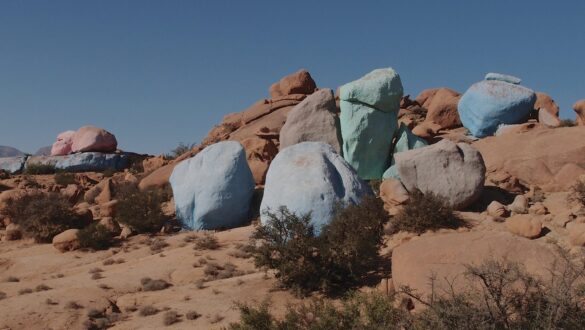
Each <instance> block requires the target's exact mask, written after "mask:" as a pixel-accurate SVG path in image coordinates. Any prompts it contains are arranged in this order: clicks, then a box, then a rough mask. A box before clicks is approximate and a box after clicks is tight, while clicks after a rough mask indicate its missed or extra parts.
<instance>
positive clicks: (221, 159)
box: [169, 141, 254, 230]
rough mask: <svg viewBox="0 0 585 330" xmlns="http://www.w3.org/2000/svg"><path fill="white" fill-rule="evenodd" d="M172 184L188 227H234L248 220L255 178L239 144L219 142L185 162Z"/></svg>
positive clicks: (177, 206)
mask: <svg viewBox="0 0 585 330" xmlns="http://www.w3.org/2000/svg"><path fill="white" fill-rule="evenodd" d="M169 182H170V183H171V187H172V189H173V196H174V199H175V210H176V214H177V218H178V219H179V220H180V221H181V222H182V224H183V225H184V227H185V228H188V229H192V230H212V229H220V228H234V227H238V226H241V225H244V224H245V223H246V222H247V221H248V220H249V216H250V203H251V200H252V195H253V193H254V177H253V176H252V172H251V171H250V167H249V166H248V162H247V161H246V153H245V152H244V148H243V147H242V145H241V144H240V143H239V142H236V141H224V142H219V143H216V144H213V145H211V146H209V147H207V148H205V149H204V150H203V151H201V152H200V153H198V154H197V155H196V156H195V157H193V158H190V159H187V160H184V161H182V162H181V163H179V164H178V165H177V166H175V168H174V170H173V173H172V174H171V177H170V179H169Z"/></svg>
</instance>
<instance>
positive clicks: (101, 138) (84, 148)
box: [71, 126, 118, 152]
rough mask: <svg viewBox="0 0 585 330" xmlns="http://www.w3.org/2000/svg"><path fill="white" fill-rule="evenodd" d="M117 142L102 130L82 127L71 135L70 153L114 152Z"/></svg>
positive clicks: (112, 135) (111, 135)
mask: <svg viewBox="0 0 585 330" xmlns="http://www.w3.org/2000/svg"><path fill="white" fill-rule="evenodd" d="M117 147H118V141H116V137H115V136H114V134H112V133H110V132H108V131H106V130H105V129H103V128H98V127H94V126H83V127H81V128H80V129H78V130H77V132H75V134H74V135H73V144H72V145H71V152H114V151H116V148H117Z"/></svg>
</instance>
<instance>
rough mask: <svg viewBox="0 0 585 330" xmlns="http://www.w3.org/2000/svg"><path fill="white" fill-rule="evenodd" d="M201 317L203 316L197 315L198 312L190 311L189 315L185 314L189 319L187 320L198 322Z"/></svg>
mask: <svg viewBox="0 0 585 330" xmlns="http://www.w3.org/2000/svg"><path fill="white" fill-rule="evenodd" d="M200 317H201V314H199V313H197V312H196V311H188V312H187V314H185V318H187V320H196V319H198V318H200Z"/></svg>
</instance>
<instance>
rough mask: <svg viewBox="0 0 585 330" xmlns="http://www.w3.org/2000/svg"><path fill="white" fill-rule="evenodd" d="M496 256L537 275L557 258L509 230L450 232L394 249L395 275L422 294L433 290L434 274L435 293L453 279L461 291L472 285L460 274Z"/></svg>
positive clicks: (398, 281)
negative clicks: (432, 278)
mask: <svg viewBox="0 0 585 330" xmlns="http://www.w3.org/2000/svg"><path fill="white" fill-rule="evenodd" d="M494 259H495V260H499V261H503V260H504V259H505V260H507V261H509V262H516V263H519V264H521V265H523V267H525V269H526V271H528V272H529V273H531V274H533V275H535V276H537V277H546V276H549V275H550V272H549V269H550V268H551V267H552V266H553V263H554V262H555V260H557V258H556V256H555V255H554V254H553V253H552V251H551V250H549V249H548V248H547V247H546V246H545V245H541V244H540V243H539V242H536V241H531V240H527V239H522V238H518V237H515V236H514V235H512V234H510V233H507V232H493V231H472V232H466V233H448V234H439V235H433V236H424V237H420V238H418V239H415V240H411V241H409V242H407V243H405V244H402V245H400V246H399V247H397V248H396V249H394V251H393V253H392V278H393V281H394V285H395V286H396V288H401V287H404V286H409V287H410V288H412V289H414V290H416V292H417V293H418V294H422V295H423V297H428V296H429V294H430V293H431V292H432V288H431V283H430V282H429V278H430V277H431V276H433V277H434V278H436V281H435V282H434V289H435V291H434V292H435V293H441V292H444V291H442V290H448V289H449V284H448V283H447V281H453V280H455V281H454V282H453V284H454V289H455V290H457V291H458V292H459V290H465V289H467V288H469V284H470V283H468V282H467V281H465V279H464V278H462V277H461V274H463V273H464V272H465V271H466V265H475V266H478V265H480V264H482V263H483V262H485V261H489V260H494ZM556 266H559V267H560V266H561V265H560V264H559V263H557V264H556Z"/></svg>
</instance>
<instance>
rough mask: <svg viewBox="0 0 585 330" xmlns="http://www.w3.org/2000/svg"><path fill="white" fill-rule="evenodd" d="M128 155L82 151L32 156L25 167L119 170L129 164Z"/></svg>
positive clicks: (84, 170) (93, 170) (78, 170)
mask: <svg viewBox="0 0 585 330" xmlns="http://www.w3.org/2000/svg"><path fill="white" fill-rule="evenodd" d="M128 158H129V157H128V155H125V154H104V153H101V152H83V153H79V154H71V155H66V156H32V157H29V158H28V159H27V161H26V165H25V168H26V167H28V166H30V165H31V164H36V165H52V166H55V168H56V169H60V170H64V171H67V172H102V171H105V170H109V169H111V170H115V171H120V170H123V169H125V168H127V167H128V166H129V165H130V164H129V161H128Z"/></svg>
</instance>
